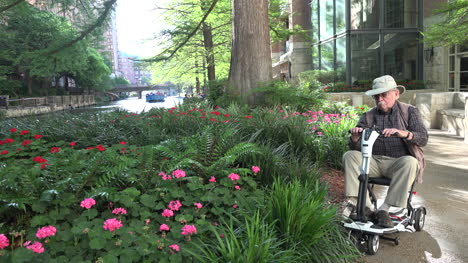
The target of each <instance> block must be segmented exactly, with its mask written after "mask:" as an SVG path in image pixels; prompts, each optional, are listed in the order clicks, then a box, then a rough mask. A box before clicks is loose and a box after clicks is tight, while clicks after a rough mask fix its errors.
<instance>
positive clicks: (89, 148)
mask: <svg viewBox="0 0 468 263" xmlns="http://www.w3.org/2000/svg"><path fill="white" fill-rule="evenodd" d="M92 149H94V147H92V146H90V147H86V150H92Z"/></svg>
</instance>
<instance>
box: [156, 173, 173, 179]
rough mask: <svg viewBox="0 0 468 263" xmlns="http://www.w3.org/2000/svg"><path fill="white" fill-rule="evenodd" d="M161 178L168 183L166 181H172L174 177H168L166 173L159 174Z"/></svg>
mask: <svg viewBox="0 0 468 263" xmlns="http://www.w3.org/2000/svg"><path fill="white" fill-rule="evenodd" d="M158 175H159V176H161V178H162V179H163V180H164V181H166V180H172V176H171V175H167V174H166V173H165V172H160V173H159V174H158Z"/></svg>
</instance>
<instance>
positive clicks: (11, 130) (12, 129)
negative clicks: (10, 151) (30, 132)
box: [10, 128, 18, 133]
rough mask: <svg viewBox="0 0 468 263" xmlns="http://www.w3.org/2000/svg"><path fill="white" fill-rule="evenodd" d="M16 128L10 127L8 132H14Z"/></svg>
mask: <svg viewBox="0 0 468 263" xmlns="http://www.w3.org/2000/svg"><path fill="white" fill-rule="evenodd" d="M17 130H18V129H16V128H11V129H10V132H11V133H14V132H16V131H17Z"/></svg>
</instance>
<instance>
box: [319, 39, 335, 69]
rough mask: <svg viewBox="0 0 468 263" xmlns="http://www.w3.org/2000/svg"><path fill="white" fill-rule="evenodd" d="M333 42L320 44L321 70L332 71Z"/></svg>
mask: <svg viewBox="0 0 468 263" xmlns="http://www.w3.org/2000/svg"><path fill="white" fill-rule="evenodd" d="M334 42H335V41H333V40H332V41H329V42H327V43H325V44H322V45H321V46H320V48H321V52H322V53H321V55H322V57H321V59H322V68H321V69H322V70H333V64H334V58H335V54H334V48H333V43H334Z"/></svg>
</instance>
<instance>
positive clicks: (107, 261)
mask: <svg viewBox="0 0 468 263" xmlns="http://www.w3.org/2000/svg"><path fill="white" fill-rule="evenodd" d="M103 260H104V263H119V259H118V258H117V257H116V256H114V255H112V254H107V255H106V256H105V257H104V258H103Z"/></svg>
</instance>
